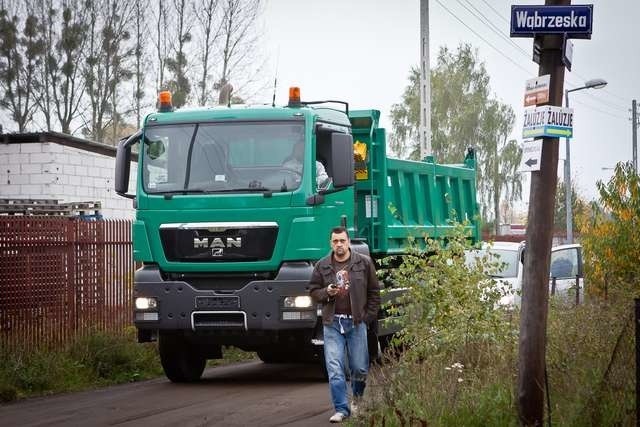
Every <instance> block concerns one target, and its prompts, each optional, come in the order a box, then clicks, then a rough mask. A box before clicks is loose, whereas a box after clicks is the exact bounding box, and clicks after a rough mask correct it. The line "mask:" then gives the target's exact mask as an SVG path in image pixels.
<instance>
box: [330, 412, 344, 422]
mask: <svg viewBox="0 0 640 427" xmlns="http://www.w3.org/2000/svg"><path fill="white" fill-rule="evenodd" d="M345 418H347V416H346V415H345V414H343V413H342V412H336V413H335V414H333V415H332V416H331V418H329V422H330V423H341V422H342V420H344V419H345Z"/></svg>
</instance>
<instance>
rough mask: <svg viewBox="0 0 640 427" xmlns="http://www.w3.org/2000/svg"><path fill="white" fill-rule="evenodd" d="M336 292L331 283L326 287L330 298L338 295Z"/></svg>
mask: <svg viewBox="0 0 640 427" xmlns="http://www.w3.org/2000/svg"><path fill="white" fill-rule="evenodd" d="M338 292H339V289H338V287H337V286H336V285H334V284H333V283H331V284H330V285H329V286H327V294H329V296H330V297H335V296H336V295H337V294H338Z"/></svg>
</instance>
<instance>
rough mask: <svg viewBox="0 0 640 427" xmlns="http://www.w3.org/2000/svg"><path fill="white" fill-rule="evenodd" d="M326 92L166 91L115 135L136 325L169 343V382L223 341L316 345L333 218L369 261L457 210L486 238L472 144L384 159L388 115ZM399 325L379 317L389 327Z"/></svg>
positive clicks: (184, 377) (314, 352) (299, 351)
mask: <svg viewBox="0 0 640 427" xmlns="http://www.w3.org/2000/svg"><path fill="white" fill-rule="evenodd" d="M330 102H336V101H319V102H302V101H300V98H299V91H297V89H295V88H292V90H291V91H290V100H289V104H288V105H287V106H284V107H275V106H271V105H269V106H257V107H247V106H238V107H235V106H233V107H227V106H224V107H214V108H203V109H193V110H186V109H184V110H183V109H180V110H174V109H173V107H172V106H171V101H170V96H169V94H168V93H162V94H161V96H160V102H159V104H160V107H159V111H158V112H155V113H152V114H150V115H148V116H147V117H146V118H145V120H144V125H143V127H142V129H141V130H140V131H138V132H137V133H136V134H134V135H132V136H131V137H129V138H128V139H126V140H123V141H121V142H120V144H119V146H118V151H117V158H116V176H115V189H116V192H117V193H118V194H120V195H122V196H124V197H129V198H132V199H133V200H134V205H135V207H136V218H135V220H134V222H133V247H134V258H135V260H136V261H137V262H139V263H141V268H139V269H138V270H137V271H136V273H135V277H134V299H135V308H134V322H135V326H136V328H137V330H138V340H139V341H140V342H147V341H154V340H156V339H158V340H159V349H160V357H161V362H162V366H163V368H164V371H165V373H166V375H167V377H168V378H169V379H171V380H172V381H177V382H181V381H194V380H197V379H198V378H199V377H200V375H201V374H202V371H203V369H204V366H205V362H206V360H207V359H210V358H219V357H222V356H221V355H222V347H223V346H236V347H238V348H241V349H244V350H247V351H256V352H257V354H258V356H259V357H260V358H261V359H262V360H264V361H265V362H284V361H296V360H302V359H313V358H317V357H318V356H319V355H321V352H322V327H321V318H320V313H319V311H318V307H316V306H315V305H314V304H313V303H312V301H311V299H310V298H309V292H308V288H309V285H308V280H309V278H310V276H311V272H312V270H313V266H314V263H315V262H316V261H317V260H318V259H320V258H321V257H323V256H324V255H325V254H326V253H327V252H328V251H329V234H328V233H329V231H330V230H331V228H332V227H334V226H336V225H345V226H346V227H347V228H348V230H349V233H350V235H351V236H352V247H353V249H354V250H357V251H359V252H363V253H366V254H369V255H370V256H371V257H372V258H374V259H379V258H381V257H384V256H387V255H391V254H401V253H402V251H403V250H404V248H405V247H406V246H407V243H408V239H409V237H410V236H422V235H428V236H433V237H436V236H440V235H443V234H444V233H446V231H447V229H448V228H449V223H448V219H449V218H450V212H452V211H455V213H456V215H457V220H459V221H464V220H469V221H471V225H470V228H471V231H472V234H473V236H474V238H476V239H477V237H478V226H477V223H476V214H477V203H476V189H475V182H476V181H475V174H476V171H475V159H474V155H473V152H472V151H469V152H468V153H467V156H466V158H465V159H464V162H463V163H461V164H455V165H440V164H436V163H435V162H434V161H433V159H432V158H427V159H425V160H426V161H424V162H417V161H407V160H398V159H391V158H388V157H387V155H386V137H385V130H384V129H382V128H379V127H378V120H379V116H380V113H379V111H376V110H361V111H350V110H349V108H348V104H346V103H340V104H336V105H338V107H339V108H337V109H334V108H328V105H329V103H330ZM136 143H139V147H138V167H137V179H136V182H137V184H136V188H135V195H134V194H129V193H128V191H129V175H130V162H131V160H132V157H133V154H132V147H133V146H134V144H136ZM296 146H298V147H299V149H297V148H296ZM292 153H297V155H298V156H299V159H298V165H296V166H291V164H292V163H291V162H290V161H289V160H291V156H292ZM318 162H319V163H320V164H318ZM323 167H324V169H325V171H326V173H327V175H328V176H329V179H328V180H327V179H323V180H322V181H323V182H319V181H320V179H318V176H319V175H320V174H321V172H320V171H319V170H320V169H321V168H323ZM317 175H318V176H317ZM323 178H325V177H323ZM392 293H393V292H390V294H392ZM382 315H383V311H381V316H382ZM392 332H393V331H392V330H390V329H388V328H385V327H384V326H383V325H382V324H380V328H379V329H378V338H379V339H381V340H384V339H385V337H388V336H389V334H391V333H392ZM374 338H375V337H374ZM372 348H373V349H374V350H375V348H376V346H373V347H372Z"/></svg>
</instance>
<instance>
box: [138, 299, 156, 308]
mask: <svg viewBox="0 0 640 427" xmlns="http://www.w3.org/2000/svg"><path fill="white" fill-rule="evenodd" d="M135 302H136V309H138V310H149V309H154V308H157V307H158V300H157V299H156V298H148V297H137V298H136V301H135Z"/></svg>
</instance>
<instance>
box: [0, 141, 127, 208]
mask: <svg viewBox="0 0 640 427" xmlns="http://www.w3.org/2000/svg"><path fill="white" fill-rule="evenodd" d="M115 163H116V159H115V158H114V157H110V156H107V155H103V154H98V153H94V152H91V151H85V150H81V149H78V148H74V147H68V146H64V145H60V144H57V143H54V142H33V143H24V144H0V198H7V199H58V200H59V201H62V202H89V201H91V202H97V201H99V202H101V203H102V209H101V212H102V215H103V217H104V218H114V219H115V218H133V217H134V215H135V210H134V209H133V204H132V200H131V199H125V198H123V197H120V196H118V195H117V194H116V193H115V191H114V190H113V180H114V173H115ZM136 170H137V163H135V162H132V164H131V175H130V183H129V192H130V193H134V192H135V188H136V187H135V179H136Z"/></svg>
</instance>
